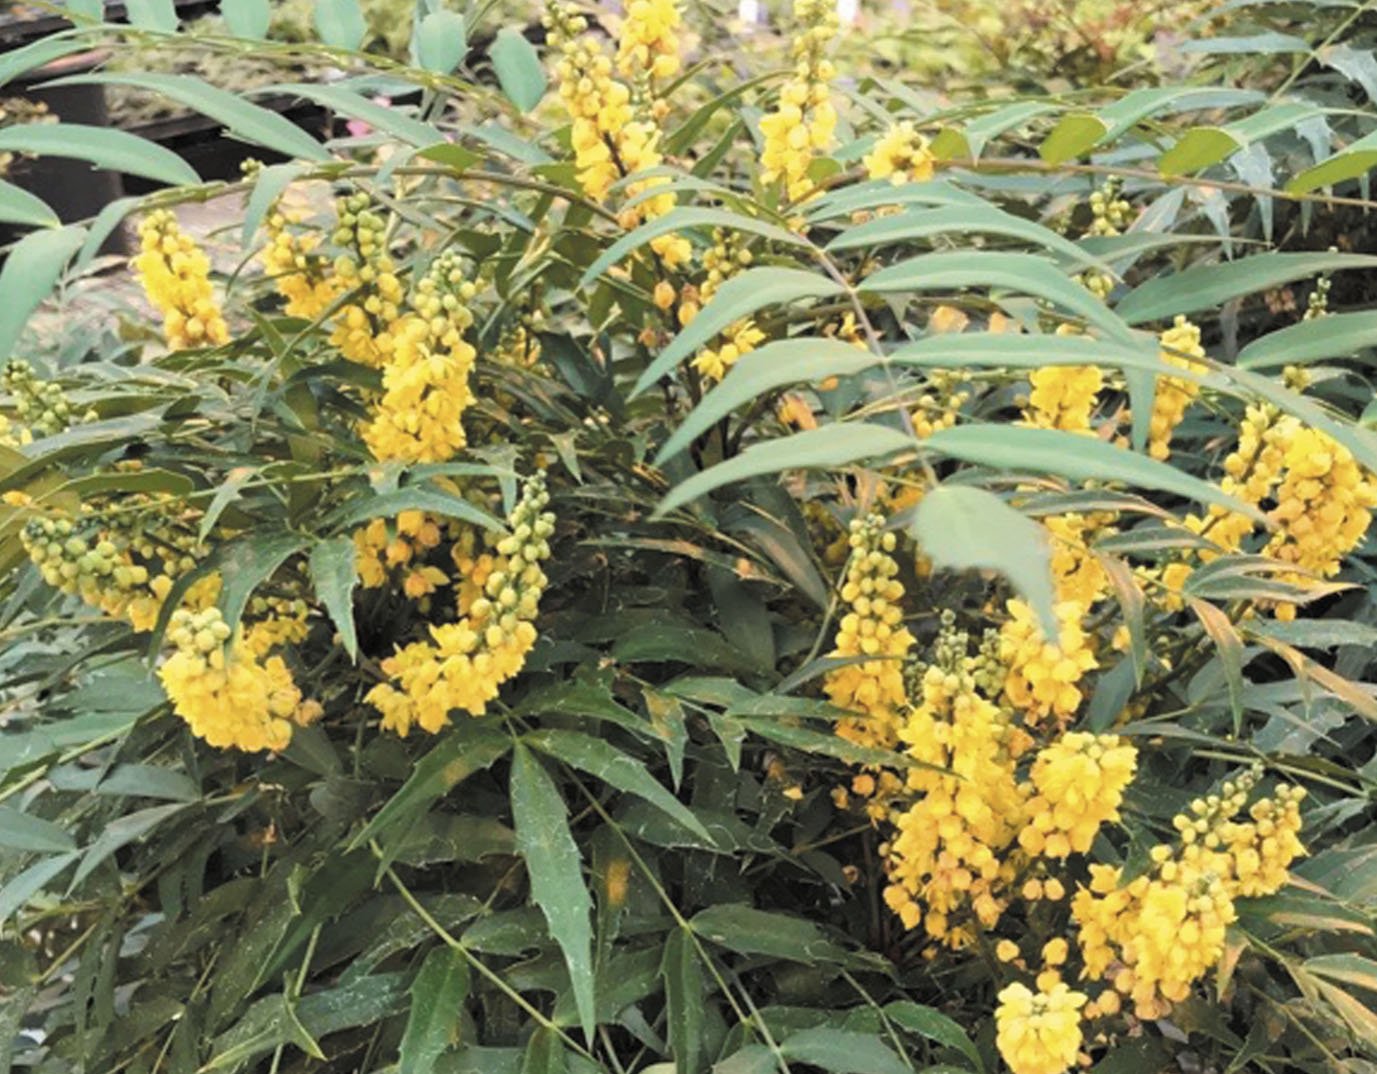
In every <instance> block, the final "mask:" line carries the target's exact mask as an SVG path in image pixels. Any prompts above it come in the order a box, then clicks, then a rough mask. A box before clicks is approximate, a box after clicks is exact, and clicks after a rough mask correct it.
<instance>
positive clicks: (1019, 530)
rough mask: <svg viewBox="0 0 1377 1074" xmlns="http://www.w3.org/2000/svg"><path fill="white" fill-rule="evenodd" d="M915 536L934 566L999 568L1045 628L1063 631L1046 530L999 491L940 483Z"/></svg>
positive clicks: (923, 504) (921, 509) (921, 508)
mask: <svg viewBox="0 0 1377 1074" xmlns="http://www.w3.org/2000/svg"><path fill="white" fill-rule="evenodd" d="M913 536H914V538H915V539H916V540H917V541H918V543H919V544H920V545H921V546H922V548H923V551H924V552H926V553H927V555H928V557H929V558H930V559H931V560H932V563H933V566H934V567H946V568H950V569H952V570H993V571H998V572H999V573H1000V574H1002V575H1004V577H1006V578H1007V579H1009V581H1010V583H1011V584H1012V585H1013V587H1014V588H1015V589H1017V590H1018V592H1019V594H1020V595H1021V596H1022V597H1023V599H1024V600H1026V601H1027V602H1028V605H1029V606H1030V607H1031V608H1032V609H1033V611H1034V612H1035V613H1036V614H1037V617H1038V619H1039V621H1040V622H1041V623H1042V632H1043V634H1044V635H1045V636H1046V637H1049V638H1055V637H1057V635H1058V634H1059V633H1060V628H1059V627H1058V625H1057V616H1056V612H1055V611H1053V604H1054V602H1055V595H1054V590H1053V586H1052V550H1051V547H1050V545H1049V543H1048V537H1047V531H1046V530H1045V529H1044V528H1043V527H1042V526H1039V525H1038V524H1037V523H1036V522H1034V521H1033V520H1032V519H1030V518H1028V517H1027V516H1026V515H1023V514H1021V513H1019V512H1018V511H1015V510H1014V509H1013V508H1012V507H1010V506H1009V505H1008V504H1007V503H1005V502H1004V501H1003V500H1001V499H1000V498H999V497H998V496H996V495H995V494H994V493H992V492H987V491H985V490H984V489H979V488H974V487H972V486H970V485H939V486H938V487H937V488H935V489H932V490H931V491H930V492H928V493H927V494H926V495H925V496H924V497H923V498H922V500H920V501H919V503H918V507H917V509H916V510H915V511H914V514H913Z"/></svg>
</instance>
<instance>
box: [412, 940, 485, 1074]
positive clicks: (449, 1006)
mask: <svg viewBox="0 0 1377 1074" xmlns="http://www.w3.org/2000/svg"><path fill="white" fill-rule="evenodd" d="M468 994H469V963H468V960H467V959H466V958H465V957H464V955H463V954H462V953H461V952H459V951H456V950H455V949H454V948H452V947H437V948H436V949H435V950H433V951H431V953H430V954H428V955H427V956H426V960H425V961H424V962H423V963H421V969H420V971H419V972H418V973H417V974H416V980H415V981H413V982H412V983H411V1012H410V1014H408V1015H407V1019H406V1031H405V1032H404V1033H403V1034H402V1042H401V1051H400V1056H399V1058H398V1061H397V1074H430V1072H431V1071H432V1070H434V1069H435V1061H436V1060H437V1059H438V1058H439V1057H440V1053H442V1052H443V1051H444V1050H445V1049H446V1048H449V1047H451V1046H453V1045H455V1044H458V1043H459V1034H458V1030H459V1026H460V1018H459V1012H460V1009H461V1008H462V1007H463V1005H464V1001H465V1000H466V999H467V998H468Z"/></svg>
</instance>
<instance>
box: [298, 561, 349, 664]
mask: <svg viewBox="0 0 1377 1074" xmlns="http://www.w3.org/2000/svg"><path fill="white" fill-rule="evenodd" d="M355 553H356V549H355V547H354V539H353V538H352V537H350V536H349V535H347V534H345V535H343V536H340V537H331V538H330V539H329V540H326V541H321V542H320V543H319V544H317V545H316V546H315V547H314V548H312V549H311V560H310V566H311V585H312V586H314V587H315V591H316V596H317V597H319V598H320V600H321V603H322V604H324V605H325V610H326V611H328V612H329V613H330V618H331V619H332V620H334V623H335V629H337V630H338V631H339V636H340V640H341V641H342V642H343V643H344V651H345V652H347V653H348V654H349V659H350V660H358V657H359V638H358V632H357V630H356V629H355V628H354V586H355V585H357V584H358V580H359V576H358V571H357V570H356V568H355V565H354V557H355Z"/></svg>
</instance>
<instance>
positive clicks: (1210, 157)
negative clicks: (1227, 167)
mask: <svg viewBox="0 0 1377 1074" xmlns="http://www.w3.org/2000/svg"><path fill="white" fill-rule="evenodd" d="M1242 148H1243V145H1242V144H1241V143H1240V142H1239V141H1238V139H1237V138H1235V137H1234V136H1233V135H1232V134H1230V133H1229V131H1228V130H1227V129H1225V128H1223V127H1192V128H1191V129H1190V130H1188V131H1186V133H1185V134H1183V135H1182V136H1181V137H1180V138H1178V139H1177V141H1176V144H1175V145H1174V146H1172V147H1171V148H1170V149H1168V150H1167V151H1166V152H1165V153H1163V154H1162V155H1161V157H1160V158H1158V161H1157V170H1158V171H1160V172H1161V173H1162V174H1163V175H1165V176H1175V175H1194V174H1195V173H1196V172H1198V171H1203V170H1204V169H1205V168H1208V167H1210V166H1211V165H1214V164H1218V163H1219V162H1220V161H1221V160H1224V159H1225V158H1226V157H1230V156H1233V154H1235V153H1237V152H1238V151H1239V150H1240V149H1242Z"/></svg>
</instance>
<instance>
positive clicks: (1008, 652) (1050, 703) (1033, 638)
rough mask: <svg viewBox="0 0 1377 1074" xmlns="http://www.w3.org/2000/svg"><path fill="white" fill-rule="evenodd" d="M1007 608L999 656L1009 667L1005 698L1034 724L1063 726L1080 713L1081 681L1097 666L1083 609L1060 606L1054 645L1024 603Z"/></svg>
mask: <svg viewBox="0 0 1377 1074" xmlns="http://www.w3.org/2000/svg"><path fill="white" fill-rule="evenodd" d="M1008 609H1009V618H1008V619H1007V620H1006V621H1005V623H1004V625H1003V627H1001V628H1000V656H1001V659H1002V660H1003V661H1004V663H1005V665H1006V667H1007V668H1008V674H1007V676H1006V678H1005V680H1004V694H1005V697H1006V698H1007V699H1008V701H1009V703H1010V704H1012V705H1013V706H1014V708H1016V709H1018V710H1019V711H1020V712H1022V713H1023V715H1024V718H1025V719H1027V720H1028V722H1030V723H1037V722H1039V721H1040V720H1042V719H1043V718H1044V717H1046V716H1049V715H1051V716H1053V717H1055V718H1056V719H1057V720H1058V721H1061V722H1063V723H1064V722H1065V721H1066V720H1069V719H1070V717H1071V716H1072V715H1073V714H1074V713H1075V711H1076V710H1077V709H1078V708H1080V704H1081V699H1082V696H1083V695H1082V694H1081V690H1080V687H1079V685H1078V684H1079V683H1080V680H1081V677H1082V676H1083V675H1084V674H1085V673H1086V672H1087V671H1089V670H1090V669H1091V668H1094V667H1096V666H1097V661H1096V660H1095V654H1094V653H1092V652H1091V651H1090V648H1089V644H1088V642H1087V640H1086V636H1085V633H1084V631H1082V629H1081V624H1080V621H1081V615H1082V614H1083V609H1082V608H1081V606H1080V605H1079V604H1077V603H1075V602H1074V601H1064V602H1062V603H1060V604H1058V605H1057V606H1056V615H1057V621H1058V623H1059V624H1060V633H1059V636H1058V638H1057V642H1056V643H1055V644H1054V643H1052V642H1049V641H1047V639H1046V638H1044V637H1043V633H1042V627H1041V626H1040V625H1039V624H1038V622H1037V618H1036V616H1035V615H1034V614H1033V610H1032V608H1030V607H1029V606H1028V605H1027V604H1025V603H1024V602H1023V601H1021V600H1010V601H1009V602H1008Z"/></svg>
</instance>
